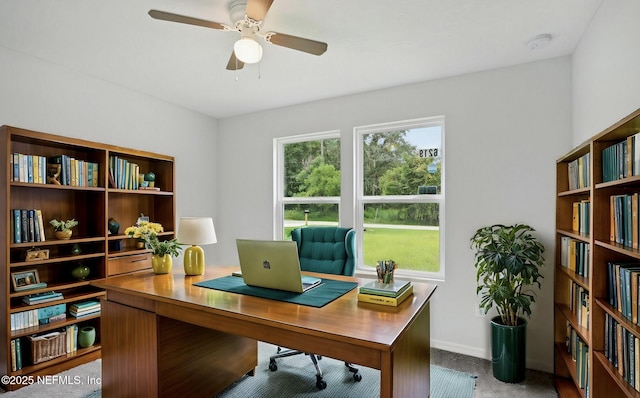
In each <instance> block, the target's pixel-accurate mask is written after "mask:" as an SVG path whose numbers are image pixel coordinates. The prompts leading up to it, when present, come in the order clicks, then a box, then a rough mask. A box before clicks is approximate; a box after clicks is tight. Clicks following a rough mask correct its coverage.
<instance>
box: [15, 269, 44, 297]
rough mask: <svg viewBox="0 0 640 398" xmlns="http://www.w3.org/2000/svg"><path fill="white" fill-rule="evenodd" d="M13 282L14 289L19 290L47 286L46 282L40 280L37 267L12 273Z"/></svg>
mask: <svg viewBox="0 0 640 398" xmlns="http://www.w3.org/2000/svg"><path fill="white" fill-rule="evenodd" d="M11 284H12V285H13V290H14V291H16V292H18V291H21V290H30V289H40V288H43V287H46V286H47V284H46V283H41V282H40V276H38V270H37V269H28V270H24V271H20V272H12V273H11Z"/></svg>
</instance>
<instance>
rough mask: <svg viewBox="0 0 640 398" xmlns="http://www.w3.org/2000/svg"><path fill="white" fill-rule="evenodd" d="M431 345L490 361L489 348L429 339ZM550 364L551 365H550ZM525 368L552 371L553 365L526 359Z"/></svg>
mask: <svg viewBox="0 0 640 398" xmlns="http://www.w3.org/2000/svg"><path fill="white" fill-rule="evenodd" d="M431 347H432V348H437V349H439V350H444V351H449V352H455V353H456V354H462V355H468V356H470V357H475V358H481V359H486V360H487V361H491V349H481V348H478V347H471V346H467V345H463V344H456V343H452V342H450V341H443V340H434V339H431ZM550 365H551V366H550ZM527 369H535V370H539V371H541V372H547V373H553V365H552V364H548V363H542V362H539V361H537V362H532V361H527Z"/></svg>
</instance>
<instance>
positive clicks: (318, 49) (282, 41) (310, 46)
mask: <svg viewBox="0 0 640 398" xmlns="http://www.w3.org/2000/svg"><path fill="white" fill-rule="evenodd" d="M264 39H265V40H266V41H268V42H269V43H271V44H275V45H277V46H282V47H287V48H291V49H294V50H298V51H303V52H305V53H309V54H313V55H322V54H324V52H325V51H327V43H323V42H321V41H315V40H311V39H304V38H302V37H298V36H291V35H286V34H284V33H277V32H268V33H267V34H265V35H264Z"/></svg>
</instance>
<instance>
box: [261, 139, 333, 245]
mask: <svg viewBox="0 0 640 398" xmlns="http://www.w3.org/2000/svg"><path fill="white" fill-rule="evenodd" d="M330 138H337V139H338V140H341V136H340V130H329V131H322V132H316V133H308V134H300V135H294V136H287V137H276V138H274V139H273V155H274V156H273V162H274V164H273V170H274V178H273V181H274V187H273V205H274V208H273V238H274V239H278V240H281V239H284V207H285V206H286V205H288V204H337V205H338V225H341V221H340V213H341V211H340V202H341V197H340V196H305V197H298V196H295V197H286V196H284V186H285V181H284V178H285V173H284V147H285V145H287V144H295V143H298V142H306V141H318V140H321V139H330ZM340 152H341V153H342V145H340ZM340 175H341V178H340V181H341V182H342V165H340ZM341 185H342V184H341ZM340 191H342V186H341V187H340Z"/></svg>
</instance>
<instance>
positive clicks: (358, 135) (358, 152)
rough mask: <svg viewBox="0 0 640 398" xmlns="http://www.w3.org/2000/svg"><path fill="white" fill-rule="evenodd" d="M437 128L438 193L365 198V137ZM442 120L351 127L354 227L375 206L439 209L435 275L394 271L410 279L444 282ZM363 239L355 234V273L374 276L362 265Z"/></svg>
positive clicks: (361, 223)
mask: <svg viewBox="0 0 640 398" xmlns="http://www.w3.org/2000/svg"><path fill="white" fill-rule="evenodd" d="M434 126H439V127H440V145H441V146H440V162H441V171H440V193H439V194H429V195H418V194H415V195H387V196H372V195H367V196H365V195H364V138H363V137H364V135H365V134H370V133H384V132H388V131H395V130H410V129H412V128H424V127H434ZM444 138H445V117H444V116H432V117H424V118H417V119H410V120H403V121H397V122H388V123H376V124H370V125H364V126H356V127H354V128H353V139H354V143H353V151H354V153H353V160H354V170H353V171H354V185H355V192H354V228H355V229H356V231H364V207H365V205H367V204H372V203H373V204H375V203H437V204H438V210H439V259H440V268H439V271H438V272H428V271H414V270H403V269H402V265H400V266H399V268H398V269H397V270H396V276H399V277H406V278H410V279H423V280H429V281H444V278H445V250H444V247H445V218H444V215H445V153H446V152H445V148H444V146H445V145H444V141H445V140H444ZM363 249H364V236H363V234H362V233H358V234H356V250H357V252H358V253H357V255H358V263H357V265H356V272H357V273H361V274H363V275H370V274H375V264H374V265H371V264H370V265H367V264H364V255H363V253H364V252H363Z"/></svg>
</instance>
